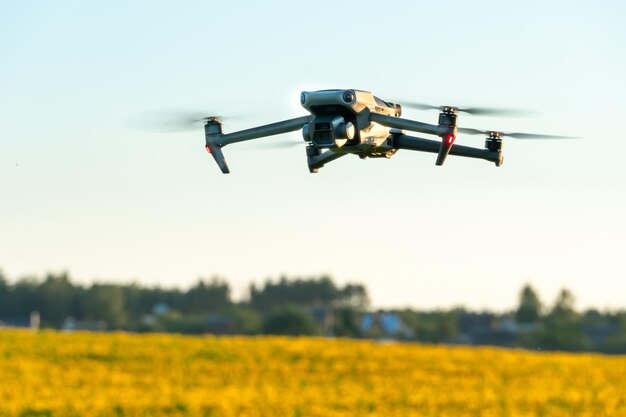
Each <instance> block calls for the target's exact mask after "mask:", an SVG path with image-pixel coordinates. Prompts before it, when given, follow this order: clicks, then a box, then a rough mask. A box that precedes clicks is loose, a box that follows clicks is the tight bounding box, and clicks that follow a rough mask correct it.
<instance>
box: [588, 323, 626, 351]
mask: <svg viewBox="0 0 626 417" xmlns="http://www.w3.org/2000/svg"><path fill="white" fill-rule="evenodd" d="M621 332H622V326H620V325H619V324H611V323H598V324H590V325H586V326H583V334H584V335H585V337H586V338H587V340H589V341H590V342H591V344H592V345H593V346H602V345H604V344H605V343H606V342H607V340H608V339H609V338H610V337H611V336H617V335H619V334H620V333H621Z"/></svg>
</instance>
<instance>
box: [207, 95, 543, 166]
mask: <svg viewBox="0 0 626 417" xmlns="http://www.w3.org/2000/svg"><path fill="white" fill-rule="evenodd" d="M300 102H301V104H302V107H304V109H306V110H307V111H308V112H309V113H310V115H308V116H302V117H298V118H295V119H289V120H284V121H281V122H277V123H272V124H269V125H264V126H259V127H255V128H252V129H246V130H242V131H238V132H234V133H227V134H224V133H223V132H222V123H221V121H220V120H219V119H218V118H217V117H209V118H207V119H206V123H205V125H204V130H205V137H206V149H207V151H209V153H211V155H212V156H213V158H214V159H215V162H216V163H217V165H218V166H219V168H220V169H221V171H222V172H223V173H225V174H227V173H229V172H230V171H229V168H228V165H227V164H226V160H225V158H224V154H223V153H222V148H223V147H224V146H226V145H230V144H233V143H236V142H242V141H247V140H251V139H257V138H261V137H266V136H273V135H278V134H282V133H287V132H293V131H297V130H301V131H302V137H303V139H304V141H305V142H306V143H307V147H306V155H307V162H308V166H309V171H310V172H312V173H314V172H318V170H319V169H320V168H321V167H323V166H324V165H325V164H326V163H328V162H331V161H333V160H335V159H337V158H340V157H342V156H345V155H348V154H354V155H357V156H359V157H360V158H362V159H366V158H368V157H371V158H381V157H385V158H390V157H391V156H393V155H394V154H395V153H396V152H397V151H398V150H400V149H406V150H413V151H421V152H431V153H436V154H437V160H436V165H443V163H444V161H445V159H446V157H447V155H448V154H450V155H457V156H464V157H469V158H478V159H484V160H487V161H490V162H494V163H495V165H496V166H500V165H502V160H503V158H502V136H503V135H508V136H512V137H518V138H550V137H552V138H555V136H549V135H533V134H521V133H508V134H503V133H501V132H491V131H481V130H476V129H464V128H458V127H457V115H458V112H459V111H461V112H467V113H470V114H489V113H490V114H494V113H496V112H497V113H504V111H503V110H487V109H482V108H480V109H479V108H474V109H459V108H457V107H451V106H442V107H436V106H427V105H421V104H417V105H414V107H418V108H427V109H438V110H440V113H439V120H438V123H437V124H429V123H423V122H418V121H414V120H409V119H403V118H401V117H400V116H401V115H402V107H401V106H400V105H399V104H395V103H391V102H387V101H384V100H381V99H379V98H378V97H375V96H374V95H373V94H372V93H370V92H368V91H362V90H354V89H351V90H321V91H313V92H303V93H302V94H301V96H300ZM404 130H408V131H412V132H418V133H423V134H427V135H434V136H438V137H439V140H433V139H426V138H420V137H415V136H409V135H406V134H405V133H404V132H403V131H404ZM457 131H460V132H465V133H470V134H477V133H480V134H486V135H487V138H486V141H485V147H484V148H482V149H481V148H474V147H469V146H462V145H456V144H454V141H455V138H456V135H457Z"/></svg>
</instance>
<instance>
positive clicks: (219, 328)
mask: <svg viewBox="0 0 626 417" xmlns="http://www.w3.org/2000/svg"><path fill="white" fill-rule="evenodd" d="M205 330H206V332H208V333H212V334H235V333H236V331H237V326H236V324H235V320H233V318H232V317H230V316H226V315H223V314H209V315H208V316H207V317H206V321H205Z"/></svg>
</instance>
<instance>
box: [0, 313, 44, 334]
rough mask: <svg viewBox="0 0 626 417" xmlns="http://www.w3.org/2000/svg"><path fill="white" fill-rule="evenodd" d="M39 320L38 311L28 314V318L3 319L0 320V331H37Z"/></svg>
mask: <svg viewBox="0 0 626 417" xmlns="http://www.w3.org/2000/svg"><path fill="white" fill-rule="evenodd" d="M40 323H41V320H40V316H39V312H38V311H33V312H32V313H30V317H29V318H17V319H4V320H0V329H30V330H33V331H37V330H39V326H40Z"/></svg>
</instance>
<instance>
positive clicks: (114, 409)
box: [0, 330, 626, 417]
mask: <svg viewBox="0 0 626 417" xmlns="http://www.w3.org/2000/svg"><path fill="white" fill-rule="evenodd" d="M625 415H626V357H605V356H600V355H575V354H555V353H534V352H525V351H511V350H500V349H492V348H467V347H444V346H425V345H413V344H379V343H375V342H369V341H353V340H327V339H315V338H295V339H289V338H269V337H262V338H261V337H260V338H242V337H224V338H215V337H183V336H172V335H134V334H115V333H113V334H89V333H72V334H70V333H56V332H40V333H30V332H26V331H7V330H5V331H0V416H2V417H8V416H11V417H12V416H268V417H270V416H290V417H291V416H320V417H321V416H324V417H333V416H387V417H389V416H442V417H443V416H455V417H459V416H461V417H462V416H485V417H486V416H494V417H495V416H511V417H518V416H555V417H557V416H568V417H569V416H589V417H592V416H593V417H601V416H611V417H614V416H625Z"/></svg>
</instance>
